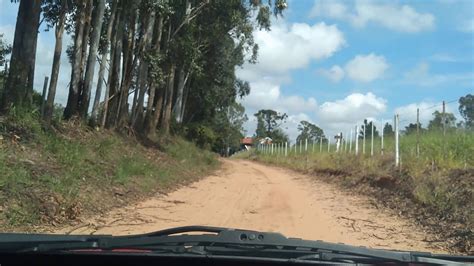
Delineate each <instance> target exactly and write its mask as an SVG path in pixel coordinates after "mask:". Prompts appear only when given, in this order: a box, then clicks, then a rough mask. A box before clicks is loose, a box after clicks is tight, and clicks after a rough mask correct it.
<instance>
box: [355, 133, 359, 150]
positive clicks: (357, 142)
mask: <svg viewBox="0 0 474 266" xmlns="http://www.w3.org/2000/svg"><path fill="white" fill-rule="evenodd" d="M355 154H356V155H358V154H359V126H356V132H355Z"/></svg>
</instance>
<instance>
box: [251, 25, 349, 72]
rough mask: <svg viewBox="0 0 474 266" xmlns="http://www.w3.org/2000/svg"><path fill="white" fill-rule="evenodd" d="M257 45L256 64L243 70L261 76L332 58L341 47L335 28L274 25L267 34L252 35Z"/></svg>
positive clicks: (342, 41) (326, 26)
mask: <svg viewBox="0 0 474 266" xmlns="http://www.w3.org/2000/svg"><path fill="white" fill-rule="evenodd" d="M254 38H255V42H256V43H258V45H259V51H258V64H256V65H250V64H247V65H245V66H244V68H246V69H250V70H252V71H258V72H259V73H264V74H273V73H284V72H287V71H289V70H293V69H300V68H304V67H306V66H307V65H308V64H309V62H310V61H311V60H318V59H324V58H328V57H330V56H332V55H333V54H334V53H335V52H337V51H338V50H339V49H341V48H342V47H343V46H344V44H345V39H344V35H343V33H342V32H341V31H340V30H339V29H338V28H337V26H335V25H326V24H325V23H323V22H321V23H317V24H314V25H312V26H311V25H308V24H306V23H293V24H292V25H291V26H290V25H288V24H286V23H285V22H282V21H277V23H275V24H274V25H273V26H272V30H271V31H265V30H258V31H256V32H254Z"/></svg>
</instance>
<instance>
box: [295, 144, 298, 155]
mask: <svg viewBox="0 0 474 266" xmlns="http://www.w3.org/2000/svg"><path fill="white" fill-rule="evenodd" d="M297 143H298V142H297V141H295V155H296V144H297Z"/></svg>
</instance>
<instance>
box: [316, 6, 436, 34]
mask: <svg viewBox="0 0 474 266" xmlns="http://www.w3.org/2000/svg"><path fill="white" fill-rule="evenodd" d="M317 16H324V17H329V18H334V19H339V20H343V21H347V22H349V23H351V25H353V26H354V27H358V28H363V27H365V26H366V25H367V24H368V23H375V24H379V25H381V26H383V27H386V28H388V29H391V30H395V31H400V32H408V33H415V32H420V31H425V30H431V29H433V28H434V26H435V17H434V16H433V15H432V14H430V13H420V12H417V11H416V10H415V9H414V8H413V7H411V6H409V5H400V4H397V3H380V2H375V1H361V0H359V1H356V2H355V4H354V5H352V6H348V5H347V2H343V1H336V0H331V1H328V0H319V1H318V0H317V1H315V4H314V6H313V8H312V9H311V11H310V17H317Z"/></svg>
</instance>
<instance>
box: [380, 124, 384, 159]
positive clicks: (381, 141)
mask: <svg viewBox="0 0 474 266" xmlns="http://www.w3.org/2000/svg"><path fill="white" fill-rule="evenodd" d="M383 128H384V124H383V119H382V134H381V135H380V153H381V154H382V155H383Z"/></svg>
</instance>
